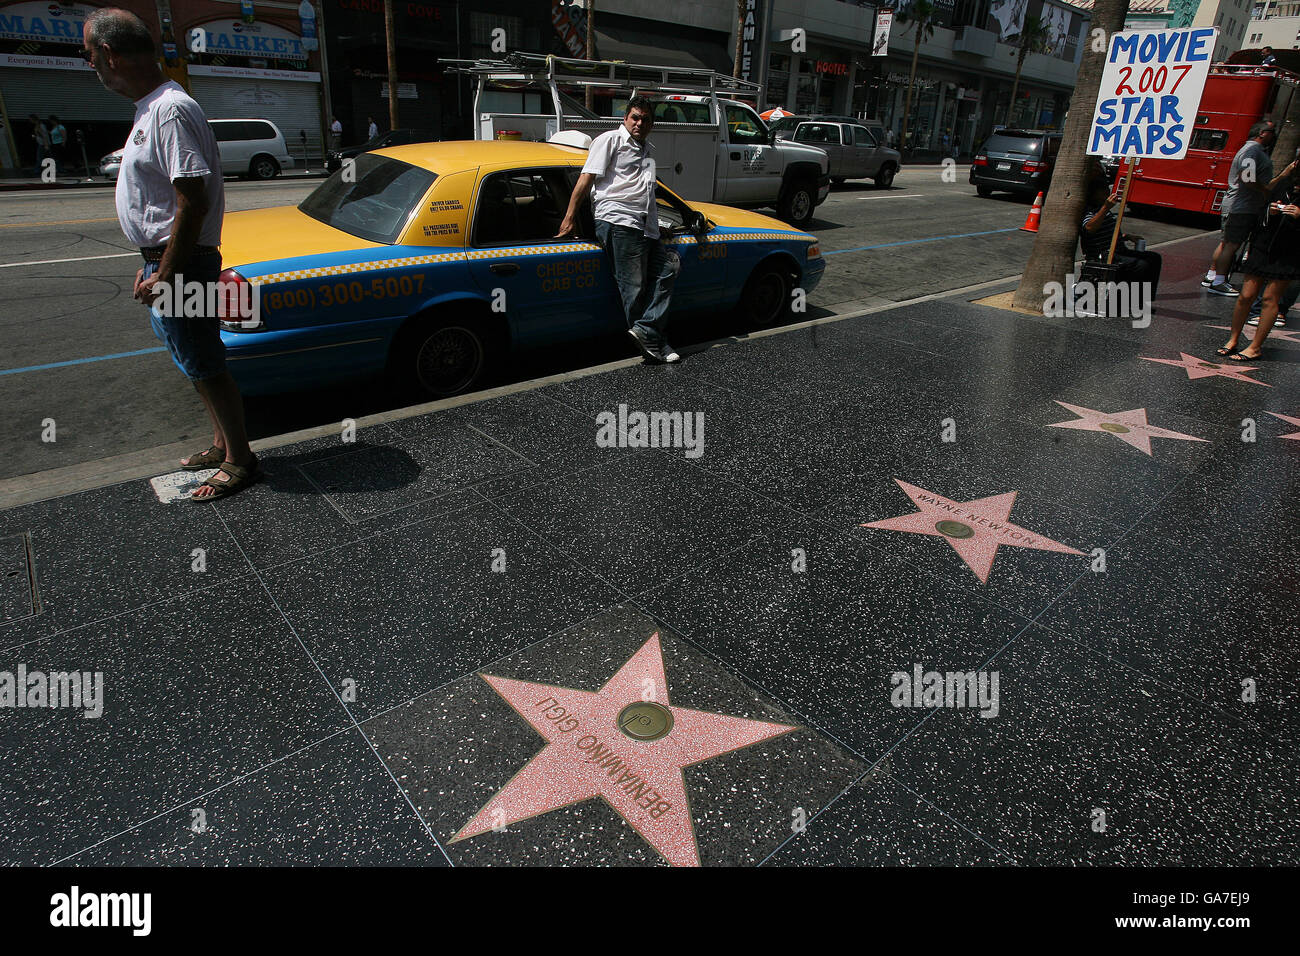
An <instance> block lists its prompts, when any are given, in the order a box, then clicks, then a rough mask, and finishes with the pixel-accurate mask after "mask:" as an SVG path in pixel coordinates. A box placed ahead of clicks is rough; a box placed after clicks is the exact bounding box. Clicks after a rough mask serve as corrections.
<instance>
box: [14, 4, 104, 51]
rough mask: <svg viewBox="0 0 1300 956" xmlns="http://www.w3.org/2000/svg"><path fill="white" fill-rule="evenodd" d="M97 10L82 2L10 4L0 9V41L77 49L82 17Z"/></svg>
mask: <svg viewBox="0 0 1300 956" xmlns="http://www.w3.org/2000/svg"><path fill="white" fill-rule="evenodd" d="M98 9H99V7H97V6H91V5H89V4H85V3H11V4H9V6H7V7H0V39H5V40H36V41H38V42H41V43H75V44H77V45H78V46H80V45H81V28H82V26H83V25H84V24H85V22H86V17H88V16H90V14H91V13H93V12H94V11H96V10H98Z"/></svg>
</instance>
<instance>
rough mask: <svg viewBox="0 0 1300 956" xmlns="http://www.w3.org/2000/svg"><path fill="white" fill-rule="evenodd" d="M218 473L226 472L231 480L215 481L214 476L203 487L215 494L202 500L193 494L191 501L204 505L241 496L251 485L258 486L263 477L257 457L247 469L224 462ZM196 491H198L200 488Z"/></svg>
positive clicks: (200, 486)
mask: <svg viewBox="0 0 1300 956" xmlns="http://www.w3.org/2000/svg"><path fill="white" fill-rule="evenodd" d="M217 471H218V472H223V471H224V472H225V473H226V474H227V475H229V476H230V478H229V480H227V481H213V480H212V478H215V477H216V475H213V476H212V478H209V479H208V480H207V481H205V482H204V483H203V485H207V486H208V487H210V488H213V489H215V494H211V495H207V496H205V497H202V498H200V497H197V496H195V495H194V494H192V493H191V494H190V501H194V502H198V503H202V502H204V501H216V500H217V499H218V498H229V497H230V496H231V495H236V494H239V492H241V491H243V490H244V489H245V488H247V487H248V486H249V485H252V484H256V483H257V482H258V480H259V479H261V477H262V469H261V468H259V467H258V464H257V456H256V455H254V456H253V461H252V462H251V463H250V464H249V465H248V466H246V467H241V466H239V465H236V464H233V463H232V462H228V461H223V462H222V463H221V467H220V468H218V469H217ZM203 485H199V488H202V487H203ZM194 490H195V491H198V488H195V489H194Z"/></svg>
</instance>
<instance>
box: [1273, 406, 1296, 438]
mask: <svg viewBox="0 0 1300 956" xmlns="http://www.w3.org/2000/svg"><path fill="white" fill-rule="evenodd" d="M1269 414H1270V415H1272V416H1273V417H1274V418H1280V419H1282V421H1284V422H1290V423H1291V424H1292V425H1300V418H1292V417H1291V416H1290V415H1279V414H1278V413H1277V412H1269ZM1277 437H1278V438H1294V439H1296V440H1298V441H1300V432H1292V433H1291V434H1290V435H1278V436H1277Z"/></svg>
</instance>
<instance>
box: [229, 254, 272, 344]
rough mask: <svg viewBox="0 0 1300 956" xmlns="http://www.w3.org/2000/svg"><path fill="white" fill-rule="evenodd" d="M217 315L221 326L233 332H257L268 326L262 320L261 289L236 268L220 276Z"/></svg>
mask: <svg viewBox="0 0 1300 956" xmlns="http://www.w3.org/2000/svg"><path fill="white" fill-rule="evenodd" d="M217 281H218V282H219V287H218V293H217V317H218V318H219V319H221V327H222V328H223V329H227V330H229V331H231V332H257V331H260V330H261V329H264V328H266V324H265V323H264V322H263V321H262V308H261V298H262V297H261V294H260V290H259V289H258V288H257V287H256V286H254V285H253V284H252V283H251V282H249V281H248V280H247V279H245V278H244V277H243V276H241V275H240V274H239V273H238V272H236V271H235V270H234V269H226V270H224V271H223V272H222V273H221V275H220V276H219V277H218V280H217Z"/></svg>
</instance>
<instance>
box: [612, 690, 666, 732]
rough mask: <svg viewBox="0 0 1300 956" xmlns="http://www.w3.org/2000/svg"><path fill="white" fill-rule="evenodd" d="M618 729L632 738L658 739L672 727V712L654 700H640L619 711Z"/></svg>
mask: <svg viewBox="0 0 1300 956" xmlns="http://www.w3.org/2000/svg"><path fill="white" fill-rule="evenodd" d="M618 729H619V730H621V731H622V732H623V735H624V736H625V737H631V738H632V739H633V740H658V739H659V738H660V737H667V736H668V732H669V731H671V730H672V729H673V712H672V711H671V710H669V709H668V708H667V707H664V706H662V705H660V704H656V703H655V702H654V701H649V700H640V701H637V702H636V703H635V704H628V705H627V706H626V707H624V708H623V709H622V710H621V711H619V713H618Z"/></svg>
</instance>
